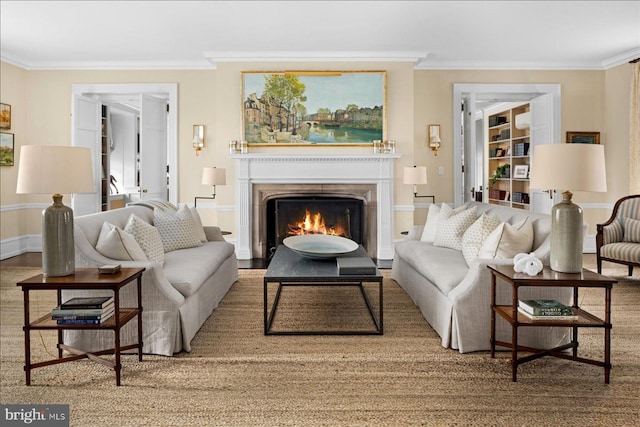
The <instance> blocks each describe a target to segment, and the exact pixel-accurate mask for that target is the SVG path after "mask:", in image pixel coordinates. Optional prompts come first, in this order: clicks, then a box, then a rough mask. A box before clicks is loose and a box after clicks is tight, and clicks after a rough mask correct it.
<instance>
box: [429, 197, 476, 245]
mask: <svg viewBox="0 0 640 427" xmlns="http://www.w3.org/2000/svg"><path fill="white" fill-rule="evenodd" d="M477 211H478V207H477V206H472V207H470V208H469V209H466V210H464V211H462V212H460V213H455V211H454V210H453V209H452V208H451V206H449V205H447V204H443V205H442V207H441V208H440V216H439V217H438V229H437V230H436V240H435V241H434V242H433V246H439V247H444V248H451V249H457V250H461V249H462V236H463V235H464V232H465V231H467V228H469V227H471V224H473V223H474V222H475V221H476V213H477Z"/></svg>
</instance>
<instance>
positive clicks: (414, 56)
mask: <svg viewBox="0 0 640 427" xmlns="http://www.w3.org/2000/svg"><path fill="white" fill-rule="evenodd" d="M202 55H203V57H204V59H203V60H191V61H189V60H186V61H182V60H180V61H178V60H166V61H53V62H47V61H35V62H30V63H26V62H24V61H22V60H20V59H14V58H10V57H7V56H0V60H2V61H3V62H6V63H9V64H11V65H14V66H16V67H20V68H22V69H24V70H30V71H46V70H51V71H55V70H211V69H216V68H217V64H218V63H219V62H301V61H305V62H328V61H333V62H412V63H414V64H415V67H414V69H415V70H507V71H511V70H540V71H542V70H577V71H592V70H595V71H598V70H609V69H611V68H614V67H617V66H619V65H622V64H625V63H627V62H629V61H630V60H632V59H635V58H637V57H638V56H640V49H638V48H636V49H632V50H630V51H627V52H623V53H621V54H619V55H616V56H613V57H611V58H607V59H605V60H604V61H602V62H597V61H588V62H579V63H565V62H547V63H539V62H506V61H505V62H496V61H451V62H429V61H427V57H428V55H429V52H426V51H425V52H423V51H406V52H405V51H379V52H376V51H373V52H371V51H360V52H349V51H337V52H307V51H301V52H245V51H236V52H219V51H204V52H202Z"/></svg>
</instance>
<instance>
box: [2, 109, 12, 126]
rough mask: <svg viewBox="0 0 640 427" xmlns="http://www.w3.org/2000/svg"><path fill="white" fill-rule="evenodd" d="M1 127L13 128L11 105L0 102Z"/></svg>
mask: <svg viewBox="0 0 640 427" xmlns="http://www.w3.org/2000/svg"><path fill="white" fill-rule="evenodd" d="M0 129H11V105H9V104H4V103H0Z"/></svg>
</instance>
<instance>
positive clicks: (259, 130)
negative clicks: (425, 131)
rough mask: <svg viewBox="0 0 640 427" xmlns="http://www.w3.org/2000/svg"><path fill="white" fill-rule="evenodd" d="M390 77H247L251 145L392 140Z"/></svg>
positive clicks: (245, 113) (245, 116)
mask: <svg viewBox="0 0 640 427" xmlns="http://www.w3.org/2000/svg"><path fill="white" fill-rule="evenodd" d="M386 77H387V76H386V72H385V71H268V72H265V71H255V72H254V71H246V72H243V73H242V125H243V126H242V129H243V140H245V141H247V143H248V144H249V145H264V146H275V145H278V146H283V145H372V144H373V141H376V140H380V141H384V140H386V139H387V138H386V135H387V131H386V86H387V85H386Z"/></svg>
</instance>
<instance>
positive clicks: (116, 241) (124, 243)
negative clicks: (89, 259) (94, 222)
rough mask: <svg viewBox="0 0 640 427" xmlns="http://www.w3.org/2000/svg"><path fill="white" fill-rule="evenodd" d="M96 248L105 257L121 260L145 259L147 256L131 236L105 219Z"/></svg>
mask: <svg viewBox="0 0 640 427" xmlns="http://www.w3.org/2000/svg"><path fill="white" fill-rule="evenodd" d="M96 250H97V251H98V252H100V253H101V254H102V255H104V256H106V257H107V258H111V259H117V260H121V261H147V256H146V255H145V254H144V251H143V250H142V248H141V247H140V245H139V244H138V242H136V239H134V238H133V236H132V235H131V234H129V233H127V232H125V231H124V230H121V229H120V228H118V227H116V226H115V225H113V224H111V223H109V222H107V221H105V222H104V223H103V224H102V229H101V230H100V236H99V237H98V243H97V244H96Z"/></svg>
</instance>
